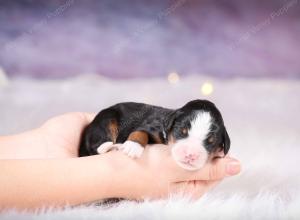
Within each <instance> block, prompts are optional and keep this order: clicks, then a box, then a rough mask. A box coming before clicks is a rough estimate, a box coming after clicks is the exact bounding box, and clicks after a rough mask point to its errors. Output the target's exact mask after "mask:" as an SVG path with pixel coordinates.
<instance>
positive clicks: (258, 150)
mask: <svg viewBox="0 0 300 220" xmlns="http://www.w3.org/2000/svg"><path fill="white" fill-rule="evenodd" d="M205 81H210V82H211V83H212V84H213V85H214V92H213V93H212V94H211V95H210V96H208V97H204V96H203V95H202V94H201V85H202V84H203V83H204V82H205ZM0 85H1V86H0V106H1V108H0V124H1V126H0V134H1V135H3V134H10V133H15V132H19V131H23V130H26V129H30V128H33V127H35V126H38V125H39V124H40V123H42V122H43V121H44V120H45V119H47V118H48V117H50V116H52V115H56V114H59V113H63V112H67V111H96V112H97V111H99V110H100V109H101V108H103V107H106V106H109V105H111V104H114V103H116V102H121V101H129V100H130V101H140V102H148V103H152V104H158V105H164V106H166V107H176V108H177V107H179V106H181V105H183V104H184V103H185V102H187V101H188V100H191V99H195V98H208V99H210V100H212V101H214V102H215V103H216V104H217V106H218V107H219V108H220V109H221V111H222V113H223V116H224V119H225V124H226V126H227V128H228V132H229V134H230V137H231V139H232V147H231V151H230V152H231V154H232V155H234V156H235V157H237V158H238V159H240V160H241V161H242V164H243V171H242V173H241V174H240V175H238V176H236V177H232V178H228V179H226V180H225V181H224V182H222V183H221V184H220V185H219V186H217V187H216V188H215V189H214V190H212V191H211V192H210V193H208V194H207V195H205V196H204V197H202V198H201V199H199V200H198V201H197V202H193V203H190V202H188V201H187V200H185V199H180V198H170V199H168V200H166V201H155V202H147V201H146V202H143V203H134V202H123V203H121V204H119V205H118V206H116V207H110V208H107V207H96V206H93V205H92V206H81V207H66V208H65V209H63V210H51V209H45V210H41V211H40V212H37V213H35V214H30V213H17V212H15V211H11V212H6V213H2V214H1V215H0V219H33V218H34V219H63V218H64V219H88V218H93V219H120V218H123V219H184V218H185V219H300V171H299V166H300V165H299V158H300V134H299V132H300V117H299V114H300V82H299V81H288V80H265V79H262V80H252V79H233V80H218V79H213V78H209V77H199V76H192V77H188V78H185V79H181V80H180V81H179V83H177V84H175V85H171V84H169V83H168V82H167V80H166V79H149V80H148V79H147V80H139V79H136V80H126V81H113V80H108V79H105V78H101V77H97V76H81V77H79V78H73V79H65V80H52V81H50V80H49V81H35V80H29V79H13V80H10V81H8V83H6V84H5V83H3V80H2V83H0ZM24 115H26V117H24Z"/></svg>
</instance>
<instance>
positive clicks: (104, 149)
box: [97, 141, 115, 154]
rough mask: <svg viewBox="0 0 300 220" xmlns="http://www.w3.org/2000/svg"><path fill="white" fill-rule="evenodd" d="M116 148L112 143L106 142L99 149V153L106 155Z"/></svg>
mask: <svg viewBox="0 0 300 220" xmlns="http://www.w3.org/2000/svg"><path fill="white" fill-rule="evenodd" d="M113 148H115V147H114V143H113V142H111V141H108V142H104V143H103V144H101V145H100V146H99V147H98V148H97V152H98V154H104V153H106V152H108V151H110V150H112V149H113Z"/></svg>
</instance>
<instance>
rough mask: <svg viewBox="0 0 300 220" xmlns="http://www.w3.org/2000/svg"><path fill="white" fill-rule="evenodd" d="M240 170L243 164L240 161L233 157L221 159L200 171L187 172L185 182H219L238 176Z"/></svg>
mask: <svg viewBox="0 0 300 220" xmlns="http://www.w3.org/2000/svg"><path fill="white" fill-rule="evenodd" d="M240 170H241V164H240V162H239V161H238V160H236V159H234V158H231V157H225V158H219V159H216V160H214V161H212V162H210V163H207V164H205V166H204V167H203V168H201V169H200V170H197V171H190V172H187V171H185V175H184V180H186V181H189V180H195V179H196V180H219V179H222V178H224V177H226V176H233V175H236V174H238V173H239V172H240ZM181 180H183V179H182V178H181Z"/></svg>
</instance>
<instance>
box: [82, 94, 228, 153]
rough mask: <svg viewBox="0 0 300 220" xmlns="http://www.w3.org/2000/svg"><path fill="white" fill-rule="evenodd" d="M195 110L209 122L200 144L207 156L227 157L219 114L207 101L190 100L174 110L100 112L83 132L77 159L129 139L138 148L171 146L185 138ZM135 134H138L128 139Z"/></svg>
mask: <svg viewBox="0 0 300 220" xmlns="http://www.w3.org/2000/svg"><path fill="white" fill-rule="evenodd" d="M198 110H202V111H207V112H209V113H210V115H211V117H212V119H213V123H212V125H211V126H212V127H211V129H210V133H209V135H208V137H207V139H206V140H205V143H204V145H205V148H206V150H207V151H208V153H212V152H215V151H219V150H223V151H224V154H227V152H228V151H229V148H230V138H229V136H228V133H227V131H226V128H225V126H224V122H223V118H222V116H221V113H220V111H219V110H218V109H217V108H216V106H215V105H214V104H213V103H212V102H210V101H207V100H194V101H191V102H188V103H187V104H186V105H184V106H183V107H182V108H179V109H175V110H173V109H167V108H163V107H159V106H153V105H147V104H143V103H134V102H125V103H119V104H116V105H114V106H111V107H109V108H107V109H104V110H102V111H101V112H99V114H98V115H97V116H96V117H95V119H94V120H93V121H92V122H91V124H89V125H88V126H87V127H86V128H85V130H84V132H83V134H82V138H81V144H80V149H79V156H89V155H95V154H97V148H98V147H99V146H100V145H101V144H102V143H104V142H108V141H112V142H114V143H124V142H125V141H126V140H128V139H129V140H132V141H136V142H138V143H140V144H141V145H142V146H145V145H146V144H148V143H149V144H154V143H163V144H168V143H169V142H170V140H171V139H172V141H173V142H175V141H176V140H179V139H182V138H185V137H187V136H188V132H187V130H188V129H189V128H190V126H191V121H192V120H193V118H194V117H195V116H196V113H197V111H198ZM137 131H139V132H142V133H135V135H131V134H133V132H137ZM141 134H143V135H141ZM145 134H146V136H147V137H146V138H145ZM141 139H143V140H141Z"/></svg>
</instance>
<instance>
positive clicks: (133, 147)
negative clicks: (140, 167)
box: [121, 141, 144, 158]
mask: <svg viewBox="0 0 300 220" xmlns="http://www.w3.org/2000/svg"><path fill="white" fill-rule="evenodd" d="M121 149H122V151H123V152H124V153H125V154H127V155H128V156H129V157H132V158H138V157H141V155H142V153H143V151H144V148H143V147H142V146H141V145H140V144H139V143H136V142H134V141H125V143H124V144H122V145H121Z"/></svg>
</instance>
